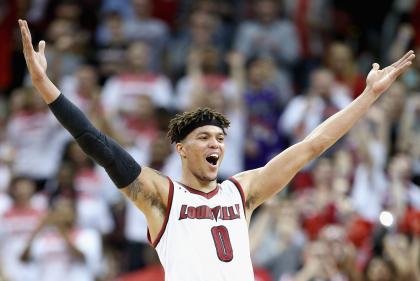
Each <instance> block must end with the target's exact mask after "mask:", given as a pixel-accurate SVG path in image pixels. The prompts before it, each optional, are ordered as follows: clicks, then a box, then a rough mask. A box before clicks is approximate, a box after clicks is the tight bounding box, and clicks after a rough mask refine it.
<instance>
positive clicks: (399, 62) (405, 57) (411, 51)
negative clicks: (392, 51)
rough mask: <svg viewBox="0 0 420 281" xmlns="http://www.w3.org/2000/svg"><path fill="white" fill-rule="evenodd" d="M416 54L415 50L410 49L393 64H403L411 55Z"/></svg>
mask: <svg viewBox="0 0 420 281" xmlns="http://www.w3.org/2000/svg"><path fill="white" fill-rule="evenodd" d="M412 54H414V52H413V50H410V51H408V52H407V53H405V54H404V55H403V56H402V57H401V58H400V59H399V60H398V61H396V62H394V63H393V64H392V66H394V67H398V66H399V65H401V64H403V63H404V61H405V60H406V59H407V58H408V57H409V56H410V55H412Z"/></svg>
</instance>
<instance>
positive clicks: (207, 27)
mask: <svg viewBox="0 0 420 281" xmlns="http://www.w3.org/2000/svg"><path fill="white" fill-rule="evenodd" d="M215 26H216V19H215V18H214V16H212V15H211V14H209V13H206V12H202V11H197V12H195V13H193V14H192V15H191V17H190V31H191V36H192V40H193V42H194V44H196V45H199V46H210V45H211V40H212V36H213V34H214V31H215Z"/></svg>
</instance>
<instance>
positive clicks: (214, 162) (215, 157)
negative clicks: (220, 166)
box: [206, 154, 219, 166]
mask: <svg viewBox="0 0 420 281" xmlns="http://www.w3.org/2000/svg"><path fill="white" fill-rule="evenodd" d="M206 160H207V162H209V163H210V164H211V165H212V166H216V165H217V161H218V160H219V155H217V154H210V155H209V156H207V157H206Z"/></svg>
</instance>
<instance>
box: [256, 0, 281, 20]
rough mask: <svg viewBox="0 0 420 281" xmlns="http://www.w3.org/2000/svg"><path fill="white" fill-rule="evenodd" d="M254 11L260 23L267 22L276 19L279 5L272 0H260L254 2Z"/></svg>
mask: <svg viewBox="0 0 420 281" xmlns="http://www.w3.org/2000/svg"><path fill="white" fill-rule="evenodd" d="M254 11H255V14H256V16H257V18H258V20H259V21H260V22H261V23H263V24H269V23H271V22H273V21H274V20H275V19H276V17H277V15H278V12H279V6H278V4H277V2H276V1H273V0H260V1H255V2H254Z"/></svg>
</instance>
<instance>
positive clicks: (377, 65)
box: [372, 62, 380, 70]
mask: <svg viewBox="0 0 420 281" xmlns="http://www.w3.org/2000/svg"><path fill="white" fill-rule="evenodd" d="M379 67H380V66H379V64H377V63H376V62H375V63H374V64H372V68H373V70H379Z"/></svg>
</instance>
